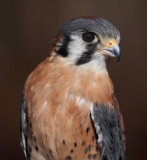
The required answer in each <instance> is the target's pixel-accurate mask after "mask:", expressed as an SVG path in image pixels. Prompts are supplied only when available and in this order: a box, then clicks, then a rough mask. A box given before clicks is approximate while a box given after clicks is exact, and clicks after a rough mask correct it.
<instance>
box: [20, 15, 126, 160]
mask: <svg viewBox="0 0 147 160" xmlns="http://www.w3.org/2000/svg"><path fill="white" fill-rule="evenodd" d="M119 43H120V33H119V31H118V29H117V28H116V27H115V26H113V25H112V24H111V23H110V22H109V21H107V20H105V19H103V18H95V17H81V18H77V19H74V20H71V21H68V22H67V23H65V24H64V25H63V26H62V27H61V28H60V30H59V32H58V34H57V36H56V39H55V42H54V45H53V48H52V50H51V52H50V53H49V57H47V58H46V59H45V60H44V61H43V62H42V63H40V64H39V65H38V66H37V68H36V69H35V70H34V71H33V72H32V73H31V74H30V75H29V77H28V78H27V81H26V83H25V86H24V91H23V97H22V104H21V146H22V148H23V151H24V153H25V156H26V159H27V160H125V159H126V157H125V135H124V124H123V118H122V115H121V113H120V110H119V105H118V102H117V100H116V97H115V94H114V89H113V84H112V81H111V79H110V77H109V74H108V71H107V68H106V61H107V59H108V57H116V58H117V60H119V58H120V48H119Z"/></svg>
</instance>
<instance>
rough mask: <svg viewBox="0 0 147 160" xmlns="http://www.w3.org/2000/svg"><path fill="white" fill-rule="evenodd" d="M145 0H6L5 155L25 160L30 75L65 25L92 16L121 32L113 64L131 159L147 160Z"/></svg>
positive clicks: (0, 24) (1, 129)
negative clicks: (23, 114)
mask: <svg viewBox="0 0 147 160" xmlns="http://www.w3.org/2000/svg"><path fill="white" fill-rule="evenodd" d="M146 6H147V1H146V0H111V1H110V0H109V1H106V0H72V1H71V0H60V1H57V0H54V1H53V0H52V1H51V0H40V1H39V0H29V1H27V0H10V1H8V0H1V2H0V7H1V9H0V16H1V18H0V82H1V83H0V98H1V99H0V108H1V110H0V146H1V149H0V152H1V153H0V159H3V160H9V159H15V160H18V159H19V160H25V158H24V155H23V152H22V149H21V148H20V144H19V112H20V95H21V91H22V89H23V85H24V82H25V79H26V77H27V76H28V74H29V73H30V72H31V71H32V70H33V69H34V68H35V67H36V65H37V64H39V63H40V62H41V61H42V60H44V59H45V57H46V56H47V55H48V52H49V50H50V48H51V46H52V41H53V39H54V36H55V35H56V33H57V31H58V29H59V28H60V26H61V25H62V24H63V23H64V22H66V21H67V20H69V19H72V18H75V17H79V16H83V15H87V16H88V15H91V16H97V17H103V18H106V19H108V20H109V21H111V22H112V23H113V24H114V25H115V26H117V28H118V29H119V30H120V32H121V37H122V41H121V42H122V43H121V51H122V57H121V61H120V63H119V64H117V63H116V62H115V61H113V60H112V61H111V62H110V64H109V65H108V68H109V71H110V75H111V78H112V80H113V83H114V86H115V92H116V95H117V98H118V101H119V104H120V106H121V111H122V113H123V116H124V120H125V126H126V131H127V159H129V160H138V159H146V151H147V145H146V139H147V138H146V137H147V118H146V116H147V115H146V113H147V62H146V61H147V48H146V47H147V38H146V36H147V12H146V10H147V8H146Z"/></svg>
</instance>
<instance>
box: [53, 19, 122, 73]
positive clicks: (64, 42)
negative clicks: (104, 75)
mask: <svg viewBox="0 0 147 160" xmlns="http://www.w3.org/2000/svg"><path fill="white" fill-rule="evenodd" d="M57 39H58V40H56V44H55V52H56V53H57V54H58V55H60V56H61V57H62V59H63V60H64V63H68V64H72V65H74V66H84V67H86V66H87V67H88V68H95V69H96V70H97V69H104V68H105V67H106V60H107V59H108V57H116V58H117V60H118V61H119V59H120V48H119V42H120V33H119V31H118V29H117V28H116V27H115V26H113V25H112V24H111V23H110V22H109V21H107V20H105V19H103V18H92V17H82V18H77V19H74V20H71V21H68V22H67V23H65V24H64V25H63V26H62V27H61V28H60V30H59V34H58V38H57Z"/></svg>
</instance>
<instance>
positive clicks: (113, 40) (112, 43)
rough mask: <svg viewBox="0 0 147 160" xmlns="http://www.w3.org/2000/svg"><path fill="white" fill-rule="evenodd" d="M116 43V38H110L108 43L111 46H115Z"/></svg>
mask: <svg viewBox="0 0 147 160" xmlns="http://www.w3.org/2000/svg"><path fill="white" fill-rule="evenodd" d="M116 43H117V41H116V40H115V39H112V40H110V41H109V42H108V43H107V45H108V46H109V47H113V46H114V44H116Z"/></svg>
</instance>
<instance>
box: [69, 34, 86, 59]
mask: <svg viewBox="0 0 147 160" xmlns="http://www.w3.org/2000/svg"><path fill="white" fill-rule="evenodd" d="M70 38H71V41H70V42H69V44H68V47H67V51H68V52H69V56H68V58H69V59H70V60H71V61H73V62H76V60H77V59H79V58H80V57H81V56H82V54H83V53H84V52H86V51H87V49H86V44H85V43H84V41H83V40H82V39H81V37H80V35H71V37H70Z"/></svg>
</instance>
